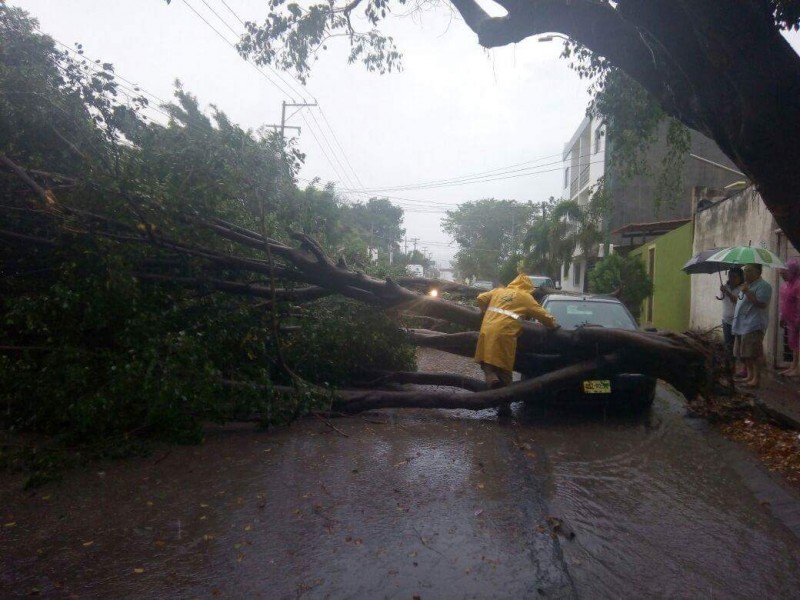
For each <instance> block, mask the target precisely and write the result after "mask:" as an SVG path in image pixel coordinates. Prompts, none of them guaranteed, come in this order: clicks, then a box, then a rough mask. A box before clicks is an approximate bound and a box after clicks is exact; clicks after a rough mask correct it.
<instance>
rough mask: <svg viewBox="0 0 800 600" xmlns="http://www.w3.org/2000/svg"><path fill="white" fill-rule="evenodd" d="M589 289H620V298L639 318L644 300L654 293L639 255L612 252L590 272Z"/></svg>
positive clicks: (604, 291) (609, 291) (607, 290)
mask: <svg viewBox="0 0 800 600" xmlns="http://www.w3.org/2000/svg"><path fill="white" fill-rule="evenodd" d="M589 291H591V292H593V293H596V294H610V293H612V292H615V291H619V292H620V300H621V301H622V302H623V304H625V306H627V307H628V310H629V311H631V314H632V315H633V316H634V317H636V318H637V319H638V318H639V313H640V312H641V307H642V302H643V301H644V300H645V298H647V297H649V296H650V295H651V294H652V293H653V282H652V281H651V280H650V277H648V275H647V271H646V270H645V267H644V263H642V261H641V260H639V258H638V257H635V256H622V255H621V254H611V255H609V256H606V257H605V258H604V259H603V260H601V261H600V262H599V263H597V265H596V266H595V268H594V269H593V270H592V271H590V272H589Z"/></svg>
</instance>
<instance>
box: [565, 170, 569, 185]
mask: <svg viewBox="0 0 800 600" xmlns="http://www.w3.org/2000/svg"><path fill="white" fill-rule="evenodd" d="M568 187H569V167H567V168H566V169H564V188H565V189H566V188H568Z"/></svg>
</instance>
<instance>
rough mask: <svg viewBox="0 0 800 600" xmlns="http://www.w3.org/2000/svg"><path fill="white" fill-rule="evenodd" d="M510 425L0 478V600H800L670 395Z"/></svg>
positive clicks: (782, 532)
mask: <svg viewBox="0 0 800 600" xmlns="http://www.w3.org/2000/svg"><path fill="white" fill-rule="evenodd" d="M420 368H421V369H423V370H424V369H434V368H435V369H437V370H459V371H461V372H464V373H467V374H473V375H474V374H475V371H474V369H475V367H474V365H472V364H471V363H469V361H466V360H464V359H459V358H456V357H451V356H448V355H444V354H441V353H436V352H424V353H422V354H421V355H420ZM515 408H516V418H515V419H514V420H512V421H508V422H498V421H497V419H496V418H495V416H494V413H493V411H483V412H480V413H477V414H473V413H468V412H461V411H404V412H402V411H383V412H379V413H375V414H370V415H365V416H360V417H355V418H348V419H339V420H336V421H335V423H334V425H335V427H336V429H338V430H339V431H335V430H334V429H332V428H330V427H328V426H327V425H326V424H325V423H323V422H321V421H317V420H311V421H306V422H303V423H300V424H298V425H295V426H293V427H291V428H289V429H286V430H281V431H273V432H265V431H258V430H254V429H253V428H251V427H243V426H242V427H228V428H221V429H215V430H211V431H209V434H208V436H207V441H206V444H205V445H204V446H202V447H180V448H173V449H171V450H163V451H160V452H158V453H156V454H155V455H153V456H152V457H149V458H142V459H135V460H127V461H121V462H114V463H104V464H95V465H93V466H92V468H91V470H84V471H73V472H70V473H68V474H67V476H66V478H65V481H64V482H63V483H61V484H51V485H48V486H46V487H45V488H43V489H40V490H37V491H36V492H33V493H26V492H23V491H21V489H20V480H19V479H18V478H11V477H9V476H3V478H2V479H0V516H1V517H2V521H1V522H0V597H25V596H28V595H31V594H35V595H38V596H40V597H52V598H62V597H63V598H68V597H77V598H217V597H221V598H270V599H271V598H413V597H419V598H421V599H424V598H540V597H555V598H570V597H584V598H606V597H607V598H622V597H624V598H640V597H670V598H676V597H677V598H696V597H704V598H714V597H716V598H752V597H771V598H791V597H796V594H797V590H798V589H800V569H798V566H799V565H800V542H798V540H797V538H796V537H794V536H793V535H792V534H791V533H790V532H789V530H788V529H786V528H785V527H784V526H783V525H782V524H781V523H779V522H778V521H777V520H776V519H775V518H774V517H773V516H772V515H771V513H770V511H769V510H768V507H767V506H765V503H764V499H763V498H761V497H757V496H756V495H754V494H753V492H751V491H750V488H749V487H748V486H747V485H746V482H744V481H743V480H742V478H741V477H740V475H739V474H738V471H737V470H736V469H735V465H733V464H731V458H730V456H729V455H728V454H727V453H726V452H724V451H723V450H722V449H721V448H720V447H719V446H718V445H717V444H716V442H715V441H714V438H713V436H709V435H706V434H705V433H703V431H702V430H701V429H700V428H699V427H698V425H697V423H695V422H693V421H692V420H689V419H687V418H685V417H684V413H683V409H682V406H681V400H680V398H678V397H677V396H675V395H674V394H673V393H672V392H671V391H670V390H668V389H666V388H663V389H662V388H659V393H658V397H657V399H656V403H655V405H654V407H653V409H652V411H651V412H650V413H649V415H645V416H641V417H636V418H633V417H631V418H617V419H603V418H602V417H596V418H593V419H587V418H583V419H578V418H568V417H564V416H560V417H553V416H550V417H542V416H541V415H535V414H533V413H532V411H526V410H524V409H522V408H521V407H515ZM552 516H557V517H559V518H562V519H563V520H564V522H565V523H566V524H567V525H568V526H569V527H571V528H572V530H574V532H575V534H576V535H575V538H574V539H572V540H569V539H567V538H566V537H564V536H561V535H554V534H553V533H552V531H551V530H550V524H551V523H552V519H548V517H552Z"/></svg>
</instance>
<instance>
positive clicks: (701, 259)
mask: <svg viewBox="0 0 800 600" xmlns="http://www.w3.org/2000/svg"><path fill="white" fill-rule="evenodd" d="M720 250H723V248H712V249H711V250H703V251H702V252H699V253H697V254H695V255H694V256H693V257H692V258H690V259H689V260H687V261H686V264H685V265H683V268H682V269H681V270H682V271H683V272H684V273H687V274H688V275H698V274H701V273H705V274H711V273H719V284H720V285H722V271H727V270H728V269H730V268H731V267H735V266H736V264H735V263H723V262H707V259H708V258H710V257H711V256H714V255H715V254H716V253H717V252H719V251H720ZM723 298H724V296H717V300H722V299H723Z"/></svg>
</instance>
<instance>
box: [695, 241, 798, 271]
mask: <svg viewBox="0 0 800 600" xmlns="http://www.w3.org/2000/svg"><path fill="white" fill-rule="evenodd" d="M706 262H718V263H728V264H735V265H747V264H753V263H754V264H758V265H763V266H765V267H772V268H773V269H785V268H786V265H785V264H783V261H782V260H781V259H780V258H778V257H777V256H776V255H775V254H773V253H772V252H770V251H769V250H766V249H764V248H753V247H751V246H733V247H732V248H723V249H722V250H720V251H719V252H717V253H715V254H712V255H711V256H709V257H708V258H707V259H706Z"/></svg>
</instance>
